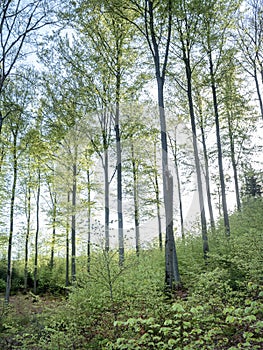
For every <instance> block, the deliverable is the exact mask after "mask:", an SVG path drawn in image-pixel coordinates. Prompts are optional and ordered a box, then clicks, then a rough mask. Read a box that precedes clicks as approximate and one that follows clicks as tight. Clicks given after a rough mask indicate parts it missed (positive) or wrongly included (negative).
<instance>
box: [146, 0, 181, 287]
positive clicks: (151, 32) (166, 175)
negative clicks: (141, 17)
mask: <svg viewBox="0 0 263 350" xmlns="http://www.w3.org/2000/svg"><path fill="white" fill-rule="evenodd" d="M145 6H146V7H145V10H146V11H145V26H146V31H147V41H148V44H149V46H150V49H151V52H152V56H153V60H154V66H155V76H156V82H157V88H158V107H159V120H160V132H161V145H162V177H163V194H164V208H165V220H166V237H165V284H166V287H168V288H169V290H170V291H172V290H173V289H174V288H175V287H176V286H178V285H179V284H180V274H179V268H178V260H177V253H176V247H175V241H174V233H173V199H172V200H170V199H171V198H170V192H169V191H170V190H171V191H172V188H170V186H171V183H172V182H173V179H172V175H171V174H170V172H169V167H168V152H167V151H168V148H167V132H166V118H165V110H164V82H165V74H166V68H167V63H168V56H169V48H170V40H171V30H172V1H169V3H168V24H167V30H168V35H167V41H166V45H165V53H164V62H163V64H161V60H160V49H159V44H158V39H157V36H156V32H155V25H154V6H153V1H150V0H149V1H146V2H145ZM148 24H149V28H148ZM161 66H162V68H161ZM171 206H172V207H171Z"/></svg>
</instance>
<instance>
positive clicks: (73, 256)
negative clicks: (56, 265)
mask: <svg viewBox="0 0 263 350" xmlns="http://www.w3.org/2000/svg"><path fill="white" fill-rule="evenodd" d="M72 176H73V177H72V179H73V182H72V215H71V279H72V282H75V281H76V195H77V164H76V159H74V164H73V174H72Z"/></svg>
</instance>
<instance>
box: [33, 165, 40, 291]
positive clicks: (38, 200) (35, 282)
mask: <svg viewBox="0 0 263 350" xmlns="http://www.w3.org/2000/svg"><path fill="white" fill-rule="evenodd" d="M37 180H38V183H37V197H36V233H35V258H34V294H37V273H38V236H39V211H40V186H41V184H40V182H41V172H40V167H38V178H37Z"/></svg>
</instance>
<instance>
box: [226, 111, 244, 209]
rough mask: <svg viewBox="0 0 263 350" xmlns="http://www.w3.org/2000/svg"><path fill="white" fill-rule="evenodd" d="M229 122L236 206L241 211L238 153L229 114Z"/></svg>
mask: <svg viewBox="0 0 263 350" xmlns="http://www.w3.org/2000/svg"><path fill="white" fill-rule="evenodd" d="M227 121H228V135H229V140H230V157H231V164H232V168H233V174H234V183H235V194H236V205H237V210H239V211H240V210H241V200H240V192H239V184H238V172H237V162H236V152H235V139H234V135H233V130H232V125H231V116H230V114H229V113H228V115H227Z"/></svg>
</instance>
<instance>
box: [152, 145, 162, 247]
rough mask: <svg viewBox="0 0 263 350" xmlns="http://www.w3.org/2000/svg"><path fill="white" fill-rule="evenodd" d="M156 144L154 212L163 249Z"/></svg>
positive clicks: (160, 245) (160, 244)
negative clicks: (155, 211)
mask: <svg viewBox="0 0 263 350" xmlns="http://www.w3.org/2000/svg"><path fill="white" fill-rule="evenodd" d="M156 146H157V144H156V142H155V143H154V172H153V173H154V192H155V200H156V210H157V220H158V239H159V249H160V250H161V251H162V249H163V237H162V220H161V200H160V189H159V181H158V169H157V150H156Z"/></svg>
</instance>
